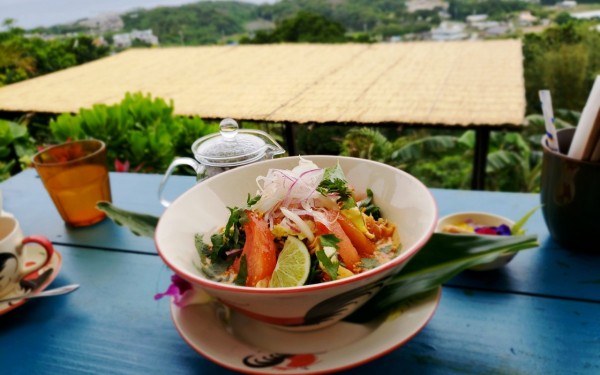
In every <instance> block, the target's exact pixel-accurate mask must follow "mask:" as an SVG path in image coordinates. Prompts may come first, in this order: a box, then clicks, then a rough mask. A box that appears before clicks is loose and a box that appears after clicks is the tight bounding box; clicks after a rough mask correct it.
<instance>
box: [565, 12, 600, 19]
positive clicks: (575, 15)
mask: <svg viewBox="0 0 600 375" xmlns="http://www.w3.org/2000/svg"><path fill="white" fill-rule="evenodd" d="M570 15H571V17H573V18H577V19H580V20H582V19H592V18H599V19H600V10H591V11H588V12H577V13H571V14H570Z"/></svg>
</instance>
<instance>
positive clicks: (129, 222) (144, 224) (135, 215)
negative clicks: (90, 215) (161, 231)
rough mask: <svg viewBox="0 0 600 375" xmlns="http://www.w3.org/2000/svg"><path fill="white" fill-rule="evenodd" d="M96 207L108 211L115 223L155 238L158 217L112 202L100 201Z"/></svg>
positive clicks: (107, 214) (137, 233) (138, 233)
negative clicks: (115, 204)
mask: <svg viewBox="0 0 600 375" xmlns="http://www.w3.org/2000/svg"><path fill="white" fill-rule="evenodd" d="M96 207H97V208H98V209H99V210H101V211H103V212H104V213H106V216H108V217H109V218H111V219H112V221H114V222H115V224H117V225H120V226H124V227H127V228H129V230H130V231H131V233H133V234H135V235H136V236H143V237H150V238H154V230H155V229H156V225H157V224H158V217H156V216H152V215H147V214H142V213H139V212H134V211H128V210H124V209H122V208H118V207H116V206H114V205H113V204H112V203H110V202H106V201H100V202H98V203H97V204H96Z"/></svg>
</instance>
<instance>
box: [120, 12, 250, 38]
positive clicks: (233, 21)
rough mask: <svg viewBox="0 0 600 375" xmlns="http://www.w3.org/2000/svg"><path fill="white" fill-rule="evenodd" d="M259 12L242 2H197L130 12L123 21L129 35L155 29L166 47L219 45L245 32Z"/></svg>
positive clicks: (154, 31)
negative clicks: (136, 31)
mask: <svg viewBox="0 0 600 375" xmlns="http://www.w3.org/2000/svg"><path fill="white" fill-rule="evenodd" d="M256 11H257V7H256V6H254V5H252V4H244V3H241V2H197V3H194V4H187V5H182V6H180V7H158V8H154V9H150V10H139V11H134V12H129V13H127V14H125V15H124V16H123V21H124V22H125V30H126V31H131V30H133V29H137V30H144V29H152V31H153V33H154V34H155V35H157V36H158V37H159V40H160V43H161V44H162V45H199V44H215V43H219V42H220V41H221V40H222V38H223V37H224V36H228V35H234V34H238V33H242V32H244V24H245V23H247V22H250V21H252V20H254V19H256V18H257V15H256Z"/></svg>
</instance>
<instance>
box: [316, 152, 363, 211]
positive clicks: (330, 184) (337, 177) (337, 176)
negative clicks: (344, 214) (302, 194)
mask: <svg viewBox="0 0 600 375" xmlns="http://www.w3.org/2000/svg"><path fill="white" fill-rule="evenodd" d="M317 191H318V192H319V193H321V194H323V195H327V194H337V195H338V199H337V202H338V203H342V204H343V205H342V209H348V208H352V207H356V202H355V201H354V198H352V190H350V188H349V187H348V182H347V181H346V176H344V172H343V171H342V168H341V167H340V164H339V163H338V164H336V166H335V167H329V168H325V173H324V174H323V180H322V181H321V183H320V184H319V186H318V187H317Z"/></svg>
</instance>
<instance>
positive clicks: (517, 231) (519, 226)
mask: <svg viewBox="0 0 600 375" xmlns="http://www.w3.org/2000/svg"><path fill="white" fill-rule="evenodd" d="M540 207H542V206H541V205H539V206H537V207H534V208H532V209H531V210H530V211H529V212H527V213H526V214H525V215H523V217H522V218H520V219H519V220H518V221H517V222H516V223H515V224H514V225H513V226H512V228H510V231H511V233H512V234H513V235H516V236H520V235H523V234H525V230H523V226H524V225H525V223H527V221H528V220H529V218H530V217H531V215H533V214H534V213H535V211H537V210H538V209H539V208H540Z"/></svg>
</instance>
